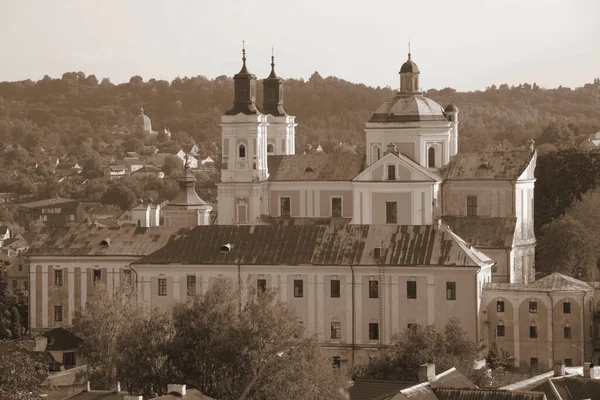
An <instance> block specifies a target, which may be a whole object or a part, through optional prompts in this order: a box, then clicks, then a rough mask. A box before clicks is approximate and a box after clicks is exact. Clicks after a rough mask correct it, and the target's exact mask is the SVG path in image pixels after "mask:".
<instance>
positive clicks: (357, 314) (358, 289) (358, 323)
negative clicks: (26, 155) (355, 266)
mask: <svg viewBox="0 0 600 400" xmlns="http://www.w3.org/2000/svg"><path fill="white" fill-rule="evenodd" d="M354 286H355V288H354V307H355V309H354V323H355V328H356V344H361V343H362V341H363V340H362V327H363V315H362V301H363V299H362V279H361V276H360V275H358V276H356V277H355V285H354Z"/></svg>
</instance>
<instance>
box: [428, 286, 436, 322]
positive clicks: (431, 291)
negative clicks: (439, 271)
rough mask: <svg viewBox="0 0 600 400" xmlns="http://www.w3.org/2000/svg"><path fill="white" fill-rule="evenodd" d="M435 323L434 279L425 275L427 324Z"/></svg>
mask: <svg viewBox="0 0 600 400" xmlns="http://www.w3.org/2000/svg"><path fill="white" fill-rule="evenodd" d="M434 323H435V278H434V277H433V275H427V324H428V325H431V324H434Z"/></svg>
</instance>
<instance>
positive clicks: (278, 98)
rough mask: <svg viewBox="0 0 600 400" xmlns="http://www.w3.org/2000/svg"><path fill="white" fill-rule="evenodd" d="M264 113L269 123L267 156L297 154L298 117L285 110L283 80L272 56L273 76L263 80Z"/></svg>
mask: <svg viewBox="0 0 600 400" xmlns="http://www.w3.org/2000/svg"><path fill="white" fill-rule="evenodd" d="M263 112H264V113H265V114H266V115H267V121H268V123H269V133H268V138H267V154H268V155H286V154H295V152H296V129H295V128H296V125H297V124H296V123H295V121H294V120H295V119H296V117H294V116H293V115H288V114H287V113H286V112H285V110H284V109H283V79H282V78H280V77H278V76H277V74H276V73H275V56H274V55H271V74H270V75H269V76H268V77H267V78H266V79H263Z"/></svg>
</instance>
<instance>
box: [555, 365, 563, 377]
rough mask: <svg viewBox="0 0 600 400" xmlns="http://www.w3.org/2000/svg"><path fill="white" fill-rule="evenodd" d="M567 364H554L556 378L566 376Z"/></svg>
mask: <svg viewBox="0 0 600 400" xmlns="http://www.w3.org/2000/svg"><path fill="white" fill-rule="evenodd" d="M565 374H566V371H565V364H554V376H565Z"/></svg>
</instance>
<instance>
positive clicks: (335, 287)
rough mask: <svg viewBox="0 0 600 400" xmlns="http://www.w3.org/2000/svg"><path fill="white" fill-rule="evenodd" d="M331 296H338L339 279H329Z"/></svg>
mask: <svg viewBox="0 0 600 400" xmlns="http://www.w3.org/2000/svg"><path fill="white" fill-rule="evenodd" d="M330 286H331V297H335V298H337V297H340V281H339V279H332V280H331V284H330Z"/></svg>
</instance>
